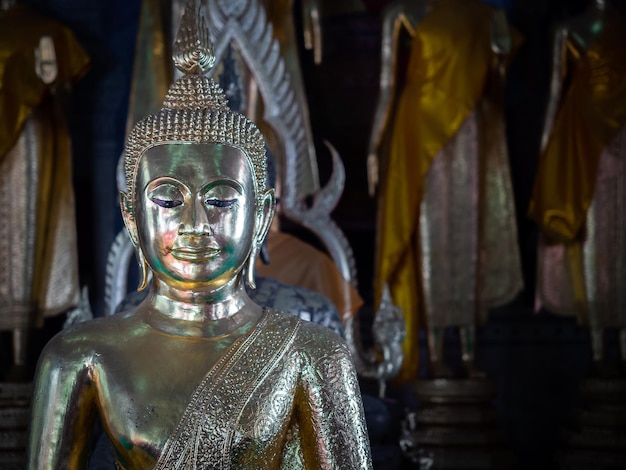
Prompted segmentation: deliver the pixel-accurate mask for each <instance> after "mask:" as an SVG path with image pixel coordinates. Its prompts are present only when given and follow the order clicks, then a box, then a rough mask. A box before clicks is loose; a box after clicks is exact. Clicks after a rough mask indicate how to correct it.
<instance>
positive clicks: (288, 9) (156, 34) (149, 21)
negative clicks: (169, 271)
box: [128, 0, 363, 323]
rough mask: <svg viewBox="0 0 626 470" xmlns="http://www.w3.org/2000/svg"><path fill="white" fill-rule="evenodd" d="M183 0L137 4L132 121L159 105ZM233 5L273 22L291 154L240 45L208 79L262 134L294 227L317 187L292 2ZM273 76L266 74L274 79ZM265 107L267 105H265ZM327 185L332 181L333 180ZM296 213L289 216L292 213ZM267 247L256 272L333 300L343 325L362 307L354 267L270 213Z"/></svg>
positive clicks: (313, 25) (315, 32)
mask: <svg viewBox="0 0 626 470" xmlns="http://www.w3.org/2000/svg"><path fill="white" fill-rule="evenodd" d="M184 3H185V2H184V1H183V0H173V2H171V4H169V3H167V2H162V1H160V0H143V2H142V12H141V19H140V24H139V32H138V37H137V53H136V55H135V66H134V78H133V83H132V93H131V104H130V110H129V116H128V120H129V122H131V121H132V122H133V123H134V122H135V121H136V120H137V119H138V117H139V116H143V115H145V114H147V113H148V112H153V111H155V110H158V107H159V105H160V102H161V101H162V98H163V96H164V94H165V92H166V90H167V86H168V85H169V82H170V80H171V73H170V70H169V68H170V67H169V64H166V61H165V60H164V58H165V51H166V50H167V49H168V48H167V47H165V43H166V42H167V37H168V36H169V33H168V31H169V27H168V26H167V25H168V24H169V23H170V21H168V20H169V16H170V13H171V12H172V11H173V12H174V15H172V21H171V23H173V25H174V26H176V25H177V24H178V21H179V18H180V15H178V16H177V15H176V14H175V13H176V11H181V10H182V7H183V5H184ZM205 3H206V5H204V7H205V8H206V9H207V11H210V12H213V14H214V15H215V16H220V14H223V15H232V16H234V17H237V15H238V14H241V12H240V13H237V9H236V8H235V9H233V8H228V7H227V4H225V3H224V4H221V3H220V2H217V1H209V2H205ZM300 6H301V10H302V17H303V25H304V38H305V41H304V43H305V47H307V48H310V49H312V50H313V51H314V57H315V60H316V61H321V57H322V48H321V28H320V24H319V19H320V16H319V15H320V5H319V0H305V1H304V2H302V4H301V5H300ZM239 10H241V11H257V18H256V20H255V24H256V23H257V22H258V23H259V24H261V23H262V22H264V21H267V25H271V30H270V34H271V35H272V37H273V38H274V39H275V40H276V44H277V45H278V47H279V50H280V56H281V62H282V65H281V66H280V69H281V73H284V74H285V75H288V77H289V88H288V89H289V90H290V91H289V93H290V94H291V93H293V104H294V109H291V110H289V112H288V113H287V114H289V115H291V114H293V113H296V114H297V115H299V116H301V117H302V119H301V121H300V122H301V125H299V126H294V127H295V128H297V134H298V139H299V140H298V148H297V151H295V152H294V151H291V152H289V148H288V147H289V146H288V145H285V142H284V141H285V139H284V135H281V133H280V132H277V131H276V129H275V120H276V118H274V122H268V121H267V120H266V117H267V116H266V115H265V114H266V106H267V104H266V103H265V100H267V96H266V97H264V96H263V94H262V93H261V89H263V88H264V87H265V88H267V83H260V81H262V80H260V79H259V77H258V76H257V70H255V69H254V67H251V66H249V64H247V63H246V61H245V60H244V57H243V56H245V52H243V53H242V50H241V49H242V48H241V47H237V45H235V46H232V45H231V44H230V43H229V46H228V48H227V50H228V52H227V53H226V54H224V57H222V61H221V63H220V64H218V66H217V67H216V68H215V69H214V72H215V73H214V78H215V79H219V82H220V84H221V85H222V88H223V89H224V90H225V91H226V94H227V96H228V97H229V106H231V108H233V109H234V110H235V111H239V112H241V113H243V114H245V115H246V116H247V117H248V118H249V119H251V120H253V121H254V122H255V123H256V124H257V126H258V127H259V129H260V130H261V132H262V133H263V135H264V137H265V140H266V142H267V145H268V148H269V152H270V153H271V155H272V156H273V157H274V159H273V161H274V162H275V166H276V171H275V174H276V176H277V178H276V185H275V193H276V198H277V200H281V201H283V202H282V203H281V204H279V205H278V206H277V214H279V215H282V216H283V217H285V218H287V219H292V220H295V221H296V222H297V223H299V225H302V220H299V218H300V219H306V218H307V217H306V216H307V214H302V213H300V211H299V210H297V209H296V210H295V208H294V206H298V207H300V206H301V203H300V202H301V200H302V199H304V198H305V197H308V196H316V195H317V194H318V193H321V192H322V191H320V184H319V177H318V168H317V154H316V150H315V145H314V141H313V135H312V130H311V126H310V123H309V112H308V104H307V100H306V92H305V89H304V81H303V78H302V72H301V68H300V59H299V54H298V47H297V44H298V40H297V39H298V38H297V36H296V25H295V22H294V16H295V15H294V2H293V0H279V1H274V0H272V1H270V0H258V1H257V0H254V1H251V2H248V3H247V6H246V8H240V9H239ZM261 10H263V13H262V14H261V13H260V11H261ZM224 22H226V20H224ZM247 23H249V22H247ZM174 29H175V28H174ZM240 34H241V35H242V36H245V32H244V33H241V32H240ZM260 42H263V41H260ZM247 52H248V54H249V53H250V52H249V51H247ZM270 62H271V61H270ZM217 75H219V77H218V76H217ZM274 78H275V77H272V79H274ZM264 98H265V100H264ZM289 99H291V98H289ZM270 106H272V105H271V104H270ZM283 114H285V113H283ZM281 118H282V116H281ZM291 124H292V123H290V125H291ZM287 153H289V155H287ZM288 167H297V168H296V172H295V173H296V178H288V177H287V173H289V169H288ZM331 183H334V179H333V181H331ZM329 186H332V184H329ZM341 190H342V188H340V187H338V186H337V187H331V188H330V191H326V193H332V194H331V196H332V197H333V198H334V199H335V202H336V201H337V200H338V199H339V197H340V195H341ZM320 199H322V198H320ZM329 205H330V204H329ZM333 206H334V204H333ZM324 210H326V211H328V208H326V207H325V208H324ZM294 214H295V215H296V216H295V217H293V215H294ZM303 215H304V217H303ZM316 215H318V214H314V213H311V214H310V216H309V217H308V219H312V220H315V219H321V217H315V216H316ZM326 215H327V214H326ZM329 225H334V223H332V224H326V225H325V224H323V223H322V224H319V226H316V227H314V228H315V229H317V231H316V230H314V233H315V235H317V236H318V238H321V239H322V240H324V237H322V236H320V233H318V231H319V228H320V227H323V228H325V229H326V230H325V231H324V233H323V235H325V236H326V237H328V234H329V233H333V232H335V233H337V231H333V230H332V229H329V227H328V226H329ZM332 228H334V227H332ZM338 233H341V232H338ZM324 242H325V244H326V245H329V244H330V245H332V246H336V245H338V244H339V243H338V242H337V240H336V239H334V238H332V239H331V240H330V243H329V242H328V241H326V240H324ZM342 248H344V250H343V251H346V252H348V253H349V256H348V257H351V251H350V248H349V246H347V245H346V246H345V247H342ZM266 249H267V252H268V253H269V255H270V256H269V257H268V259H269V260H271V262H270V263H267V264H264V263H261V262H260V261H259V263H258V264H257V270H258V271H259V273H260V274H261V275H262V276H264V277H271V278H274V279H276V280H278V281H280V282H283V283H285V284H294V285H298V286H301V287H304V288H306V289H310V290H313V291H315V292H318V293H320V294H322V295H324V296H326V297H328V298H329V299H330V300H331V301H332V302H333V303H334V304H335V305H336V307H337V309H338V310H339V312H340V314H341V318H342V320H343V321H344V323H346V322H348V321H350V320H351V319H352V317H353V316H354V315H355V314H356V313H357V311H358V310H359V308H360V307H361V306H362V305H363V301H362V299H361V297H360V295H359V293H358V291H357V289H356V286H355V285H353V283H352V282H351V281H352V280H353V279H354V277H355V275H354V272H352V271H353V269H351V270H345V269H344V270H340V269H339V267H338V266H337V264H336V263H335V262H336V261H337V256H335V259H334V260H333V259H332V257H331V256H328V255H326V253H324V252H322V251H320V250H318V249H316V248H315V247H313V246H311V245H310V244H308V243H306V242H303V241H302V240H300V239H298V238H297V237H295V236H292V235H290V234H288V233H286V232H285V231H283V230H281V227H280V217H275V218H274V221H273V223H272V226H271V229H270V232H269V234H268V237H267V240H266ZM346 257H347V256H345V255H344V256H342V257H341V258H342V259H341V261H343V258H346Z"/></svg>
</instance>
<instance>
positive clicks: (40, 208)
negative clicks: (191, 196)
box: [0, 4, 89, 367]
mask: <svg viewBox="0 0 626 470" xmlns="http://www.w3.org/2000/svg"><path fill="white" fill-rule="evenodd" d="M88 62H89V60H88V57H87V55H86V54H85V52H84V51H83V49H82V48H81V47H80V45H79V44H78V42H77V41H76V39H75V38H74V36H73V35H72V33H71V32H70V31H69V30H68V29H67V28H65V27H63V26H62V25H60V24H59V23H57V22H55V21H52V20H49V19H46V18H42V17H40V16H39V15H37V14H36V13H35V12H33V11H31V10H30V9H29V8H28V7H26V6H24V5H21V4H16V5H14V6H12V7H10V8H9V9H8V10H7V11H3V12H2V13H1V16H0V193H1V194H2V200H3V201H4V204H2V209H1V210H0V219H2V221H3V223H2V234H1V235H0V252H1V253H2V259H3V260H4V261H3V265H2V269H0V330H12V331H13V350H14V354H13V362H14V364H15V365H16V366H18V367H19V366H24V365H25V362H26V351H27V333H28V330H29V329H30V328H33V327H41V326H42V325H43V320H44V317H46V316H51V315H57V314H60V313H64V312H66V311H67V310H69V309H70V308H72V307H74V306H75V305H77V304H78V300H79V287H78V286H79V283H78V261H77V247H76V227H75V219H74V194H73V190H72V159H71V147H70V141H69V135H68V131H67V129H66V126H65V119H64V116H63V112H62V110H61V102H62V95H63V93H64V92H65V87H66V86H67V85H68V84H70V83H71V82H72V81H74V80H77V79H78V78H80V77H81V75H82V74H83V73H84V72H85V70H86V68H87V64H88Z"/></svg>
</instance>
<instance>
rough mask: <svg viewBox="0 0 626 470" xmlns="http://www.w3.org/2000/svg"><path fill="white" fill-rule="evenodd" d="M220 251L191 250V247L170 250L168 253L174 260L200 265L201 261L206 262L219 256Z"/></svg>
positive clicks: (214, 249) (206, 248)
mask: <svg viewBox="0 0 626 470" xmlns="http://www.w3.org/2000/svg"><path fill="white" fill-rule="evenodd" d="M219 252H220V250H219V249H217V248H208V247H202V248H192V247H188V246H185V247H180V248H172V249H171V250H170V253H172V256H173V257H174V258H176V259H179V260H181V261H190V262H195V263H200V262H203V261H208V260H210V259H211V258H214V257H215V256H217V255H218V254H219Z"/></svg>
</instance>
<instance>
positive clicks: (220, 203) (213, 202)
mask: <svg viewBox="0 0 626 470" xmlns="http://www.w3.org/2000/svg"><path fill="white" fill-rule="evenodd" d="M236 202H237V199H228V200H223V199H211V198H209V199H205V200H204V203H205V204H206V205H207V206H213V207H231V206H232V205H233V204H235V203H236Z"/></svg>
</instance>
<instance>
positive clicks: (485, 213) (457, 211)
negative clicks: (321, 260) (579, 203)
mask: <svg viewBox="0 0 626 470" xmlns="http://www.w3.org/2000/svg"><path fill="white" fill-rule="evenodd" d="M492 17H493V10H492V8H491V7H489V6H488V5H485V4H482V3H480V2H472V1H467V0H460V1H459V0H441V1H439V2H437V3H436V4H435V6H434V7H433V10H432V11H431V13H429V14H428V15H427V16H426V17H425V18H424V19H423V20H422V21H421V22H420V23H419V24H418V25H417V27H416V28H415V35H414V38H413V43H412V46H411V57H410V61H409V65H408V69H407V77H406V85H405V86H404V89H403V90H402V92H401V95H400V98H399V102H398V108H397V111H396V115H395V117H394V121H393V129H392V136H391V143H390V149H389V156H388V158H387V163H386V169H387V170H386V175H385V177H384V179H383V182H382V187H381V199H380V205H379V219H378V241H377V255H376V262H377V263H376V264H377V269H376V283H375V284H376V292H377V295H378V296H380V293H381V292H382V286H383V285H384V284H388V285H389V287H390V291H391V295H392V299H393V301H394V303H396V304H397V305H398V306H400V307H401V308H402V309H403V314H404V317H405V320H406V325H407V335H406V339H405V342H404V345H403V347H404V357H405V358H406V359H405V361H404V364H403V370H402V371H401V374H400V377H399V378H400V380H410V379H412V378H415V377H416V374H417V368H418V355H419V354H418V353H419V347H418V330H419V328H420V327H422V326H423V322H424V320H425V321H426V324H427V326H428V327H446V326H470V325H474V324H475V323H476V322H477V321H480V320H482V319H484V317H485V314H486V310H487V308H488V307H494V306H497V305H501V304H503V303H506V302H507V301H509V300H511V299H512V298H513V297H514V296H515V295H516V294H517V293H518V292H519V290H520V289H521V287H522V280H521V268H520V260H519V251H518V245H517V231H516V223H515V212H514V205H513V194H512V185H511V180H510V170H509V166H508V156H507V148H506V141H505V134H504V122H503V115H502V109H501V104H502V103H501V101H502V94H501V92H502V88H501V83H499V80H500V77H499V75H498V71H497V63H496V56H495V54H494V52H493V51H492V49H491V37H490V30H491V21H492Z"/></svg>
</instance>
